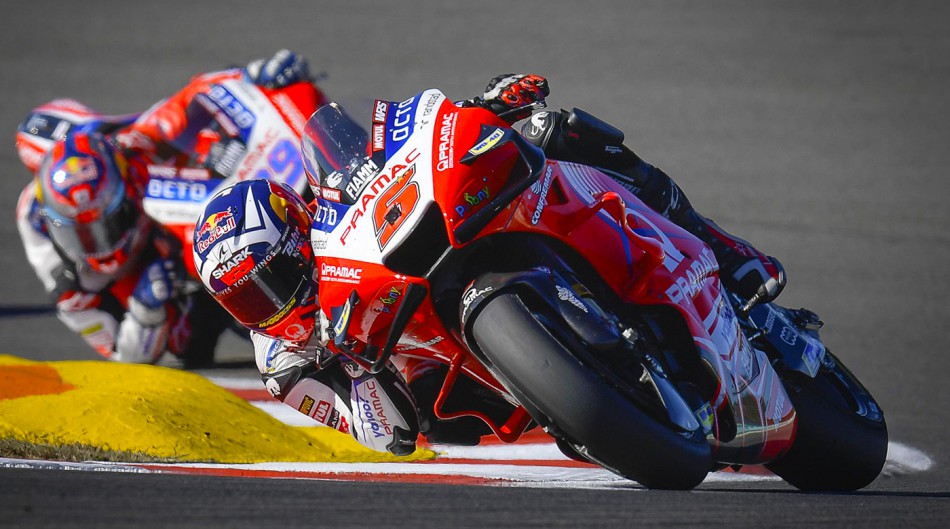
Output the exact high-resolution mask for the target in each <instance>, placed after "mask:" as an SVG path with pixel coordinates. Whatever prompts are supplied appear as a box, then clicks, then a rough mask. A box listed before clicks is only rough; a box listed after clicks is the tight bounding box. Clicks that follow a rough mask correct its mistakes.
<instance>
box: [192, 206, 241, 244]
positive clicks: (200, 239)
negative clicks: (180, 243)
mask: <svg viewBox="0 0 950 529" xmlns="http://www.w3.org/2000/svg"><path fill="white" fill-rule="evenodd" d="M235 227H237V222H236V221H235V220H234V208H230V207H229V208H228V209H227V210H225V211H222V212H219V213H215V214H213V215H211V216H209V217H208V218H207V219H205V221H204V224H202V225H201V229H200V230H198V236H197V237H196V238H195V246H196V247H197V248H198V251H199V252H204V251H205V250H207V249H208V248H209V247H210V246H211V245H212V244H214V241H216V240H218V239H220V238H221V237H222V236H223V235H225V234H227V233H229V232H231V231H232V230H233V229H234V228H235Z"/></svg>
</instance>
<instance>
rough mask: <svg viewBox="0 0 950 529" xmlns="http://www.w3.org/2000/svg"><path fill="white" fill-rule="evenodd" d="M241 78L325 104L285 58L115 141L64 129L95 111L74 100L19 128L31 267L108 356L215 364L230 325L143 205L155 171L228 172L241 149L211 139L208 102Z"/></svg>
mask: <svg viewBox="0 0 950 529" xmlns="http://www.w3.org/2000/svg"><path fill="white" fill-rule="evenodd" d="M238 78H240V79H244V80H247V81H250V82H253V83H255V84H257V85H258V86H260V87H261V89H262V90H271V89H278V88H281V89H287V90H289V91H290V94H291V97H299V98H305V99H308V100H312V104H313V105H314V106H316V105H319V104H321V103H322V102H323V100H324V95H323V93H322V92H321V91H320V90H319V89H318V88H317V87H316V86H315V85H314V84H313V82H312V79H311V77H310V74H309V72H308V67H307V62H306V60H305V59H303V58H302V57H301V56H299V55H298V54H296V53H293V52H291V51H289V50H280V51H278V52H277V53H276V54H275V55H274V56H273V57H271V58H268V59H260V60H256V61H253V62H251V63H250V64H248V65H247V66H246V67H244V68H231V69H227V70H223V71H219V72H211V73H206V74H201V75H198V76H196V77H195V78H194V79H193V80H192V81H191V83H189V84H188V85H187V86H186V87H184V88H183V89H182V90H180V91H179V92H178V93H176V94H174V95H173V96H171V97H169V98H167V99H165V100H163V101H161V102H159V103H157V104H156V105H154V106H153V107H152V108H151V109H149V110H148V111H147V112H145V113H143V114H142V115H141V116H139V117H138V118H137V119H136V120H134V122H132V123H131V124H130V125H128V126H126V127H122V128H120V129H119V130H118V131H114V134H113V135H112V136H111V137H109V136H103V135H100V134H98V133H86V132H80V131H70V128H69V127H68V126H64V125H68V123H69V120H70V119H69V118H71V117H72V118H75V117H76V115H81V114H82V113H83V112H85V111H87V110H88V109H85V108H84V107H82V106H81V105H78V104H77V103H75V102H69V101H57V102H53V103H51V104H49V105H45V106H44V107H43V108H44V110H45V111H47V112H49V113H50V116H49V118H48V119H40V120H37V119H30V120H28V121H29V123H27V122H24V124H21V126H20V127H19V129H18V132H17V151H18V154H19V155H20V158H21V160H22V161H23V163H24V165H26V166H27V168H28V169H30V170H31V172H33V173H34V175H35V178H34V179H33V180H32V181H31V182H30V183H29V184H28V185H27V186H26V188H25V189H24V190H23V192H22V193H21V195H20V199H19V202H18V207H17V227H18V231H19V233H20V236H21V240H22V242H23V245H24V249H25V252H26V255H27V259H28V261H29V262H30V264H31V266H32V267H33V268H34V271H35V272H36V274H37V276H38V277H39V279H40V280H41V282H42V283H43V286H44V288H45V290H46V291H47V292H48V293H49V294H50V295H51V296H52V297H53V299H54V301H55V303H56V309H57V316H58V318H59V319H60V320H61V321H63V323H64V324H65V325H66V326H67V327H68V328H69V329H70V330H72V331H74V332H76V333H78V334H80V336H82V338H83V339H84V340H85V341H86V342H87V343H88V344H89V345H90V346H91V347H92V348H93V349H95V350H96V351H98V352H99V353H100V354H101V355H103V356H104V357H105V358H107V359H110V360H115V361H123V362H139V363H154V362H156V361H157V360H158V359H159V358H160V357H161V356H162V354H163V353H165V352H166V351H167V352H170V353H172V354H174V355H176V356H178V357H179V358H180V359H181V361H182V362H183V364H184V366H185V367H186V368H194V367H201V366H204V365H207V364H209V363H211V362H212V361H213V352H214V347H215V345H216V343H217V339H218V336H219V335H220V333H221V332H223V330H224V329H225V328H226V327H227V325H228V324H229V323H230V318H229V317H228V315H227V314H226V313H225V312H224V311H222V310H221V308H220V306H219V305H218V304H216V303H214V302H213V301H211V300H210V299H209V298H208V296H204V295H200V293H199V294H198V295H194V294H190V293H189V294H186V293H184V292H182V290H181V288H180V287H181V281H180V280H181V279H182V278H183V276H184V272H183V268H182V255H183V254H182V248H181V244H180V243H179V242H178V240H177V239H176V238H175V237H174V236H172V235H171V234H169V233H167V232H166V230H164V229H163V228H162V227H161V226H159V225H157V224H156V223H155V222H154V221H152V220H151V219H150V218H148V217H147V215H146V214H145V213H144V212H143V209H142V198H143V194H144V188H145V185H146V184H147V180H148V171H147V167H146V165H147V164H148V163H150V162H155V161H165V160H167V159H169V158H170V157H175V156H184V157H191V158H194V159H196V160H197V162H198V163H200V164H203V165H204V166H205V167H207V168H208V169H210V170H213V171H215V172H217V173H220V174H222V175H227V174H228V172H229V169H230V164H232V163H233V161H234V160H235V159H236V158H237V157H239V156H240V155H241V151H240V147H241V145H240V143H238V142H235V141H233V140H231V139H229V138H227V137H221V135H220V134H219V135H217V136H218V137H214V138H210V137H208V134H207V133H208V130H207V125H208V121H209V120H208V119H207V118H208V111H204V113H202V112H201V110H202V108H203V107H202V98H203V94H206V93H207V92H208V91H209V90H210V89H211V87H212V85H213V84H214V83H216V82H221V81H222V80H225V79H238ZM67 103H69V104H67ZM60 114H63V115H60ZM60 118H61V119H60ZM129 121H131V120H129ZM126 123H128V122H126ZM105 132H109V131H105ZM212 133H213V131H212Z"/></svg>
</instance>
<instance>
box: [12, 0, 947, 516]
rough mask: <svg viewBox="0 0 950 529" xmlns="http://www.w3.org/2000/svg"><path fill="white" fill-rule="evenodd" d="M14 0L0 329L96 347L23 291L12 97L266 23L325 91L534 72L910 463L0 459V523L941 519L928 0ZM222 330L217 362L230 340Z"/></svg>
mask: <svg viewBox="0 0 950 529" xmlns="http://www.w3.org/2000/svg"><path fill="white" fill-rule="evenodd" d="M323 4H325V3H322V2H313V1H304V0H301V1H295V2H252V1H247V0H240V1H224V0H217V1H204V2H201V3H193V2H177V1H176V2H154V3H138V2H126V1H97V2H95V3H93V2H65V1H63V2H19V3H15V4H11V5H9V6H5V9H4V11H5V13H4V16H3V17H0V71H2V74H0V96H2V100H3V105H2V106H0V129H4V130H7V131H9V132H8V133H7V134H9V135H8V136H6V138H8V139H7V141H8V142H9V143H8V144H7V145H8V147H7V148H4V149H0V172H2V175H3V176H2V177H0V189H2V192H0V201H2V206H0V211H3V212H4V215H5V219H6V220H5V221H4V222H0V241H2V244H3V246H2V247H3V249H4V251H3V252H2V255H0V269H2V270H3V271H4V276H3V277H4V278H5V279H6V281H5V284H4V285H3V287H2V290H0V292H2V295H0V348H2V349H3V351H4V352H6V353H10V354H16V355H20V356H24V357H26V358H32V359H37V360H60V359H92V358H94V354H93V353H92V352H90V351H88V350H87V349H86V347H85V345H84V344H83V343H82V342H81V341H80V340H79V339H78V338H77V337H75V336H73V335H71V334H70V333H69V332H68V331H67V330H66V329H65V328H64V327H63V326H62V325H61V324H59V322H58V321H57V320H56V319H55V318H54V317H52V316H50V315H49V314H45V313H44V312H43V309H44V307H46V300H45V298H44V295H43V293H42V288H41V285H40V283H39V282H38V281H37V280H36V279H35V278H34V277H33V274H32V271H31V270H30V269H29V266H28V265H27V263H26V261H25V259H24V256H23V253H22V250H21V249H20V244H19V239H18V236H17V234H16V229H15V226H14V223H13V212H14V208H15V204H16V197H17V195H18V193H19V191H20V189H21V188H22V187H23V185H25V183H26V181H27V178H28V175H27V173H26V170H25V169H23V167H22V166H21V165H20V163H19V160H18V159H17V156H16V153H15V151H14V149H13V133H14V130H15V127H16V125H17V123H19V121H20V120H21V119H22V118H23V117H24V116H25V115H26V113H27V112H28V111H29V109H30V108H32V107H34V106H36V105H38V104H40V103H43V102H46V101H48V100H50V99H53V98H56V97H73V98H75V99H78V100H80V101H82V102H85V103H86V104H88V105H90V106H92V107H93V108H96V109H98V110H100V111H103V112H107V113H126V112H134V111H140V110H142V109H144V108H146V107H148V106H149V105H150V104H151V103H153V102H154V101H157V100H158V99H160V98H161V97H163V96H165V95H168V94H170V93H172V92H174V91H175V90H177V89H178V88H180V87H181V86H183V85H184V83H186V82H187V80H188V78H189V77H190V76H191V75H193V74H195V73H197V72H201V71H207V70H210V69H214V68H219V67H222V66H225V65H229V64H236V63H243V62H246V61H247V60H249V59H252V58H256V57H261V56H264V55H268V54H269V53H271V52H272V51H273V50H276V49H279V48H281V47H289V48H293V49H296V50H297V51H299V52H302V53H303V54H305V55H306V56H307V57H309V58H310V60H311V64H312V66H313V69H314V70H317V71H325V72H326V73H327V74H328V76H329V77H328V78H327V79H326V80H324V81H323V82H322V83H321V84H322V86H323V87H324V88H325V90H326V91H327V92H328V93H329V94H330V95H331V97H334V98H337V99H340V100H343V101H344V102H347V101H354V102H360V101H363V102H365V101H366V100H371V99H373V98H376V97H379V98H384V99H391V100H401V99H404V98H406V97H408V96H410V95H412V94H413V93H415V92H417V91H419V90H421V89H422V88H427V87H439V88H441V89H442V90H443V91H444V92H445V93H446V94H448V95H449V97H453V98H463V97H469V96H471V95H474V94H477V93H479V92H480V91H481V88H482V87H483V86H484V83H485V82H486V81H487V80H488V79H489V78H491V77H493V76H494V75H496V74H499V73H506V72H510V71H524V72H536V73H540V74H543V75H545V76H547V77H548V78H549V79H550V82H551V86H552V90H553V93H552V95H551V97H550V98H549V103H550V104H551V106H555V107H566V108H570V107H572V106H577V107H581V108H584V109H586V110H588V111H590V112H592V113H594V114H595V115H600V116H602V117H605V118H607V119H608V120H609V121H610V122H612V123H614V124H615V125H617V126H619V127H620V128H622V129H623V130H624V131H625V132H626V134H627V144H628V145H629V146H631V147H632V148H633V149H634V150H635V151H637V152H638V153H639V154H641V156H643V157H644V158H645V159H646V160H648V161H650V162H652V163H654V164H656V165H658V166H660V167H662V168H663V169H665V170H666V171H667V172H668V173H669V174H670V175H672V176H673V177H674V178H675V179H676V180H677V181H678V182H679V183H680V185H681V186H682V187H683V188H684V189H685V190H686V192H687V193H688V195H689V197H690V200H691V201H692V203H693V204H694V205H695V206H696V207H697V209H699V210H700V211H701V212H703V213H704V214H706V215H707V216H709V217H712V218H714V219H715V220H716V221H717V222H719V224H720V225H722V226H723V227H725V228H726V229H728V230H730V231H732V232H734V233H737V234H741V235H742V236H743V237H744V238H746V239H748V240H749V241H751V242H753V243H755V244H756V245H757V246H759V247H761V248H762V249H763V250H765V251H767V252H769V253H770V254H772V255H775V256H777V257H779V258H780V259H781V260H782V262H783V264H784V265H785V267H786V270H787V271H788V274H789V277H790V286H789V287H788V289H787V290H786V292H785V293H784V294H783V295H782V301H783V302H784V304H786V305H789V306H793V307H796V306H807V307H809V308H811V309H813V310H815V311H816V312H818V313H819V314H820V315H821V316H822V318H823V319H824V321H825V322H826V326H825V328H824V330H823V333H822V334H823V337H824V339H825V342H826V343H827V344H829V346H830V347H831V348H832V349H833V350H834V351H835V353H836V354H837V355H838V356H839V357H840V358H842V359H843V360H844V361H845V362H846V363H847V364H848V365H849V366H850V367H851V368H852V370H853V371H854V372H855V373H856V374H857V375H858V376H859V377H860V378H861V379H862V380H863V381H864V382H865V384H866V385H867V387H868V388H869V389H870V390H871V391H872V392H873V393H874V394H875V396H876V397H877V398H878V400H879V402H880V403H881V405H882V406H883V408H884V410H885V413H886V417H887V420H888V425H889V429H890V432H891V439H892V440H893V441H899V442H901V443H903V444H906V445H908V446H912V447H914V448H916V449H919V450H922V451H923V452H925V453H926V454H928V455H929V456H930V457H931V458H932V459H933V461H934V465H933V467H932V469H931V470H930V471H927V472H924V473H917V474H909V475H899V476H893V477H881V478H879V479H878V480H877V481H875V482H874V483H873V484H872V485H871V486H870V487H868V488H867V489H865V490H864V491H861V492H858V493H855V494H842V495H827V494H825V495H810V494H802V493H798V492H796V491H795V490H794V489H792V488H791V487H788V486H786V485H784V484H782V483H776V482H765V483H762V482H756V483H752V484H742V483H735V484H733V483H729V484H728V485H723V484H707V485H703V486H701V487H700V488H699V489H698V490H697V491H694V492H691V493H671V492H654V491H643V490H641V489H637V488H632V489H630V490H620V491H578V490H552V489H546V490H538V489H499V488H486V487H464V486H443V485H438V484H431V485H407V484H385V483H370V484H368V483H332V482H322V481H290V480H269V479H240V478H222V477H194V476H167V475H137V474H114V473H95V472H63V471H56V470H35V469H0V526H5V525H10V526H17V527H39V526H56V527H63V526H75V527H91V526H105V527H129V526H136V527H139V526H142V527H145V526H173V525H174V526H178V527H184V526H195V527H197V526H201V527H206V526H226V527H262V526H263V527H273V526H278V525H280V526H308V527H313V526H329V527H333V526H341V525H344V524H345V525H348V526H355V527H363V526H367V527H368V526H375V525H389V526H400V525H402V524H411V525H413V526H418V527H445V526H450V525H451V526H456V527H495V526H503V527H508V526H539V527H541V526H543V527H550V526H616V527H629V526H633V525H634V524H637V525H645V526H660V525H675V526H680V525H694V526H703V527H708V526H722V525H729V526H753V525H755V526H775V525H784V526H800V525H817V524H823V525H830V524H835V525H842V526H877V527H892V526H895V525H897V524H901V525H903V526H933V527H937V526H943V525H945V523H946V520H947V519H950V501H948V496H950V470H948V464H950V456H948V453H947V443H948V441H950V427H948V426H947V425H948V423H950V385H948V384H947V381H948V376H947V371H948V368H950V358H948V355H947V352H948V349H950V348H948V345H950V335H948V333H947V326H948V324H950V309H948V305H947V297H948V294H950V281H948V279H947V274H946V271H945V268H946V266H947V264H948V263H950V236H948V234H947V233H946V231H945V227H946V226H947V225H950V212H948V211H950V210H948V208H947V206H946V202H947V200H948V199H950V184H948V176H950V175H948V169H947V168H948V167H950V149H948V147H947V139H948V138H950V97H948V94H950V7H948V6H947V4H945V3H944V2H939V1H934V2H913V1H910V2H900V3H895V2H880V1H873V2H866V1H857V0H854V1H838V2H828V1H799V2H795V3H781V4H779V3H764V2H753V1H732V0H729V1H719V2H698V1H695V2H684V1H673V2H670V1H653V2H630V1H625V0H614V1H603V2H592V3H580V2H569V1H563V0H557V1H547V2H521V3H517V2H499V1H494V0H486V1H479V2H468V3H464V4H463V3H459V2H436V1H432V2H423V1H407V2H389V3H383V2H379V3H378V4H377V3H372V2H365V1H349V2H345V3H342V2H341V3H335V4H332V5H323ZM242 347H246V346H242V345H241V342H237V341H228V342H226V343H225V344H223V345H222V347H221V348H220V356H221V357H222V358H226V359H229V360H231V361H232V362H231V364H230V367H223V368H221V369H220V370H219V371H224V370H229V369H230V370H238V371H240V370H242V369H245V370H246V369H247V367H246V363H242V361H246V360H248V359H249V358H250V354H249V353H248V352H247V351H246V350H245V349H242Z"/></svg>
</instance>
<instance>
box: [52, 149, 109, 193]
mask: <svg viewBox="0 0 950 529" xmlns="http://www.w3.org/2000/svg"><path fill="white" fill-rule="evenodd" d="M98 177H99V168H98V167H96V162H95V160H93V159H92V158H87V157H82V158H80V157H78V156H71V157H69V158H66V160H65V161H63V163H62V165H61V166H60V168H59V169H58V170H57V171H56V172H54V173H53V184H54V185H55V186H56V187H57V188H58V189H69V188H70V187H72V186H75V185H79V184H84V183H86V182H92V181H93V180H95V179H96V178H98Z"/></svg>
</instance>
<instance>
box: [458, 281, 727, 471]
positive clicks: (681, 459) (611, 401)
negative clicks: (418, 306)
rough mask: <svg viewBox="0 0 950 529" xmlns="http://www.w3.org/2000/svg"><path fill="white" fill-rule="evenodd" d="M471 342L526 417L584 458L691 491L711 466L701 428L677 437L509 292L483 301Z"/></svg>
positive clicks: (680, 432)
mask: <svg viewBox="0 0 950 529" xmlns="http://www.w3.org/2000/svg"><path fill="white" fill-rule="evenodd" d="M472 337H473V338H474V341H475V342H476V343H477V345H478V348H479V349H480V350H481V352H482V353H483V354H484V356H485V358H486V359H487V361H488V363H489V368H490V369H491V370H492V372H493V374H495V376H496V377H498V379H499V380H500V381H501V382H502V383H503V384H504V385H505V386H506V387H507V388H508V389H509V391H511V392H512V394H513V395H514V396H515V397H516V398H517V399H518V400H519V402H521V403H522V404H523V405H524V406H525V408H526V409H527V410H528V411H529V412H530V413H531V415H532V417H534V419H535V420H536V421H537V422H538V423H540V424H541V425H543V426H546V427H548V430H549V431H550V432H551V433H552V434H554V435H556V436H558V437H560V438H562V441H564V442H567V443H569V444H570V445H571V446H573V447H580V448H581V450H583V457H585V458H589V459H591V460H594V461H596V462H597V463H599V464H601V465H603V466H604V467H605V468H607V469H609V470H611V471H613V472H615V473H617V474H620V475H621V476H624V477H626V478H629V479H633V480H635V481H637V482H639V483H640V484H642V485H644V486H646V487H648V488H651V489H675V490H686V489H692V488H694V487H696V486H697V485H699V484H700V483H702V481H703V479H705V477H706V474H707V473H708V472H709V471H710V469H711V467H712V459H711V455H710V447H709V444H708V443H707V442H706V439H705V437H704V436H703V434H702V430H701V429H699V430H696V431H691V432H686V431H678V430H677V429H676V427H675V426H673V425H672V423H670V424H666V423H663V422H661V421H660V420H657V419H656V418H654V417H653V416H651V415H649V414H648V413H646V412H645V411H644V410H642V409H640V408H638V407H637V406H636V405H634V403H633V402H632V401H631V400H630V399H629V398H627V397H626V396H624V395H623V394H622V393H621V392H620V391H618V390H617V389H615V388H614V387H612V386H611V385H610V384H608V383H607V381H606V380H605V378H603V377H602V376H600V375H599V374H597V373H596V372H594V371H593V370H592V369H591V368H589V367H587V366H585V365H584V364H582V363H581V362H580V361H579V360H578V359H577V358H576V357H575V355H574V354H572V352H571V351H570V350H569V349H568V348H567V347H566V346H565V345H564V344H563V343H561V342H560V341H558V340H557V339H556V338H555V337H554V336H552V334H551V333H550V332H549V331H548V329H546V328H545V326H544V325H543V324H542V323H541V321H539V319H538V318H537V317H536V316H535V315H534V314H532V312H531V310H530V309H529V308H528V307H527V306H525V304H524V303H523V302H522V300H521V299H520V298H519V297H518V296H517V295H515V294H511V293H503V294H500V295H498V296H496V297H494V298H492V299H491V300H489V301H488V302H486V303H485V306H484V308H482V310H481V311H480V312H479V313H478V315H477V317H476V319H475V321H474V323H473V324H472Z"/></svg>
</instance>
